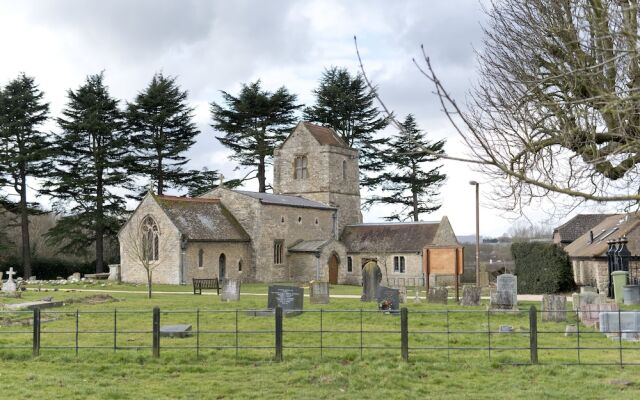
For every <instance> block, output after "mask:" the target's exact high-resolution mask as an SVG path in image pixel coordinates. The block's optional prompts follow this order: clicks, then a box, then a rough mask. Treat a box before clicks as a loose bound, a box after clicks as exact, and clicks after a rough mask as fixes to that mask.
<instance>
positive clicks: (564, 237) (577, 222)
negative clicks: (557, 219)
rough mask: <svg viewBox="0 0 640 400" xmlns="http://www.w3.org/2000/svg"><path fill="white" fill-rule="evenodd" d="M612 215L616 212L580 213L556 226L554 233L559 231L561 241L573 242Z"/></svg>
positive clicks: (563, 242)
mask: <svg viewBox="0 0 640 400" xmlns="http://www.w3.org/2000/svg"><path fill="white" fill-rule="evenodd" d="M612 215H615V214H578V215H576V216H575V217H573V218H571V219H570V220H569V221H567V222H565V223H564V224H562V225H560V226H559V227H557V228H555V229H554V230H553V234H554V236H555V234H556V233H557V234H558V235H559V236H560V243H562V244H567V243H571V242H573V241H574V240H576V239H578V238H579V237H580V236H582V235H584V234H585V232H588V231H589V230H590V229H591V228H593V227H594V226H596V225H598V224H599V223H601V222H602V221H604V219H605V218H608V217H610V216H612Z"/></svg>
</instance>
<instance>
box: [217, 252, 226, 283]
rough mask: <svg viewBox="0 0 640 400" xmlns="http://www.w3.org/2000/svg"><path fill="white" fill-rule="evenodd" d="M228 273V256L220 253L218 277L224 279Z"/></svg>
mask: <svg viewBox="0 0 640 400" xmlns="http://www.w3.org/2000/svg"><path fill="white" fill-rule="evenodd" d="M226 275H227V257H226V256H225V255H224V253H222V254H220V258H219V259H218V279H220V280H224V279H225V278H226Z"/></svg>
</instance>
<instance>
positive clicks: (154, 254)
mask: <svg viewBox="0 0 640 400" xmlns="http://www.w3.org/2000/svg"><path fill="white" fill-rule="evenodd" d="M140 230H141V234H142V256H143V258H144V259H145V261H158V258H159V254H160V231H159V229H158V224H157V223H156V221H155V220H154V219H153V217H151V216H150V215H147V216H146V217H144V219H143V220H142V226H141V227H140Z"/></svg>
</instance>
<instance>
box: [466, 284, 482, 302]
mask: <svg viewBox="0 0 640 400" xmlns="http://www.w3.org/2000/svg"><path fill="white" fill-rule="evenodd" d="M480 291H481V288H479V287H477V286H470V285H464V286H463V287H462V303H461V304H462V305H463V306H479V305H480Z"/></svg>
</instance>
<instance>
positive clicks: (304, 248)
mask: <svg viewBox="0 0 640 400" xmlns="http://www.w3.org/2000/svg"><path fill="white" fill-rule="evenodd" d="M329 242H330V240H301V241H299V242H297V243H294V244H293V246H291V247H289V248H288V249H287V250H289V252H291V253H316V252H319V251H320V250H322V248H323V247H324V246H326V245H327V243H329Z"/></svg>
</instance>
